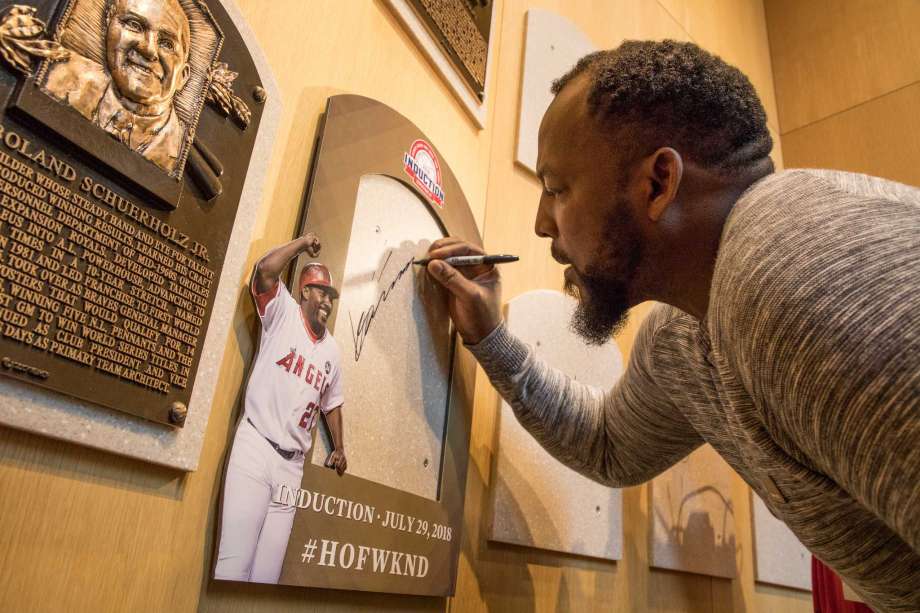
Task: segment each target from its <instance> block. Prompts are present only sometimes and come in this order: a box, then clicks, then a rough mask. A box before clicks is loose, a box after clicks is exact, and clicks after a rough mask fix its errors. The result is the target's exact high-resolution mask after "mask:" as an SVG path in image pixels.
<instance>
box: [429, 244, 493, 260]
mask: <svg viewBox="0 0 920 613" xmlns="http://www.w3.org/2000/svg"><path fill="white" fill-rule="evenodd" d="M484 254H485V252H484V251H483V250H482V249H481V248H479V247H477V246H476V245H471V244H469V243H455V244H452V245H446V246H444V247H439V248H437V249H431V250H429V251H428V253H427V254H426V257H428V258H431V259H432V260H443V259H444V258H450V257H454V256H458V255H484Z"/></svg>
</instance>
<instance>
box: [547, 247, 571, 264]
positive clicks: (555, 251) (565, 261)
mask: <svg viewBox="0 0 920 613" xmlns="http://www.w3.org/2000/svg"><path fill="white" fill-rule="evenodd" d="M549 252H550V254H551V255H552V256H553V259H554V260H556V261H557V262H559V263H560V264H562V265H563V266H565V265H567V264H571V262H569V259H568V258H567V257H565V254H564V253H562V252H561V251H559V250H558V249H556V245H551V246H550V248H549Z"/></svg>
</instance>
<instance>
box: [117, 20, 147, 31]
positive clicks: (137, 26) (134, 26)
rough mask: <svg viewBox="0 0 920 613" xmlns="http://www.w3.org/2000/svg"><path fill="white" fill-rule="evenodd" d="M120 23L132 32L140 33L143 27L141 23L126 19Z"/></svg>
mask: <svg viewBox="0 0 920 613" xmlns="http://www.w3.org/2000/svg"><path fill="white" fill-rule="evenodd" d="M122 23H123V24H124V25H125V27H126V28H128V29H129V30H131V31H132V32H141V31H143V29H144V26H143V25H141V22H140V21H138V20H137V19H131V18H128V19H125V20H124V21H123V22H122Z"/></svg>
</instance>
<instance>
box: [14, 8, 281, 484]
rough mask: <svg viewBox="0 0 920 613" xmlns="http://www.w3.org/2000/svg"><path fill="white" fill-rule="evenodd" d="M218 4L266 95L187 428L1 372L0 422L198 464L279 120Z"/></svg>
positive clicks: (245, 33)
mask: <svg viewBox="0 0 920 613" xmlns="http://www.w3.org/2000/svg"><path fill="white" fill-rule="evenodd" d="M211 1H217V0H211ZM221 4H223V6H224V8H225V9H226V10H227V14H228V15H230V18H231V19H233V23H234V25H235V26H236V28H237V30H239V32H240V35H241V36H242V38H243V40H244V41H245V42H246V45H247V47H248V49H249V52H250V54H251V55H252V59H253V62H254V63H255V65H256V68H257V70H258V72H259V78H260V79H261V80H262V86H263V87H264V88H265V90H266V91H267V92H268V96H267V98H266V101H265V103H264V105H265V106H264V109H263V111H262V118H261V123H260V124H259V134H258V136H257V137H256V142H255V146H254V147H253V150H252V157H251V158H250V162H249V172H248V173H247V175H246V183H245V184H244V186H243V191H242V194H241V196H240V205H239V209H238V210H237V215H236V221H235V222H234V225H233V232H232V233H231V235H230V242H229V243H228V246H227V254H226V257H225V259H224V267H223V270H222V271H221V274H220V279H219V281H218V285H217V293H216V295H215V298H214V309H213V311H212V314H211V321H210V323H209V324H208V329H207V333H206V336H205V338H204V344H203V346H202V351H201V361H200V364H199V366H198V374H197V376H196V378H195V384H194V387H193V388H192V396H191V399H190V401H189V410H188V419H187V421H186V422H185V426H184V427H183V428H171V427H169V426H163V425H160V424H156V423H153V422H149V421H146V420H143V419H141V418H138V417H134V416H131V415H128V414H126V413H120V412H116V411H113V410H110V409H105V408H101V407H99V406H96V405H93V404H91V403H88V402H83V401H80V400H76V399H74V398H71V397H69V396H64V395H62V394H58V393H55V392H51V391H49V390H45V389H42V388H38V387H34V386H31V385H26V384H24V383H20V382H18V381H13V380H10V379H6V378H4V379H0V423H2V424H5V425H8V426H12V427H14V428H20V429H22V430H29V431H32V432H37V433H39V434H43V435H45V436H50V437H53V438H58V439H63V440H67V441H73V442H75V443H78V444H81V445H87V446H89V447H96V448H97V449H104V450H106V451H111V452H113V453H117V454H119V455H125V456H130V457H133V458H138V459H141V460H145V461H148V462H153V463H155V464H162V465H165V466H170V467H173V468H178V469H181V470H195V469H196V468H197V467H198V458H199V456H200V455H201V445H202V443H203V440H204V431H205V427H206V426H207V424H208V417H209V415H210V414H211V402H212V400H213V398H214V388H215V386H216V385H217V377H218V374H219V371H220V364H221V361H222V360H223V352H224V347H225V346H226V344H227V334H228V333H229V331H230V327H231V324H232V321H233V315H234V312H235V310H236V303H237V299H238V297H239V294H240V283H241V282H244V281H243V280H242V279H243V275H244V271H243V265H244V263H245V261H246V256H247V255H248V253H249V244H250V240H251V236H252V228H253V227H254V225H255V218H256V211H257V210H258V207H259V205H260V203H261V202H262V197H263V193H262V188H263V186H264V184H265V178H266V173H267V172H268V165H269V162H270V161H271V156H272V147H273V145H274V139H275V132H276V131H277V129H278V123H279V121H280V119H281V94H280V91H279V90H278V86H277V84H276V83H275V79H274V77H273V76H272V73H271V69H270V68H269V66H268V61H267V60H266V59H265V56H264V55H263V54H262V51H261V49H260V48H259V46H258V43H257V42H256V37H255V35H254V34H253V33H252V31H251V30H250V29H249V26H248V25H246V22H245V20H244V19H243V16H242V14H241V13H240V11H239V9H238V8H237V6H236V4H235V3H234V2H233V0H221ZM125 402H130V399H125Z"/></svg>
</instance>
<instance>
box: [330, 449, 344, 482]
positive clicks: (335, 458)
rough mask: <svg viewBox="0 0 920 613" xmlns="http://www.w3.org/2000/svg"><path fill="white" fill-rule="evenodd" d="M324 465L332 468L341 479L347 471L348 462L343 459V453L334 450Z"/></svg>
mask: <svg viewBox="0 0 920 613" xmlns="http://www.w3.org/2000/svg"><path fill="white" fill-rule="evenodd" d="M325 465H326V466H327V467H329V468H334V469H335V472H337V473H339V476H340V477H341V476H342V475H344V474H345V471H346V470H348V460H347V459H346V458H345V452H344V451H343V450H340V449H336V450H334V451H333V452H332V453H330V454H329V457H327V458H326V462H325Z"/></svg>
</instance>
